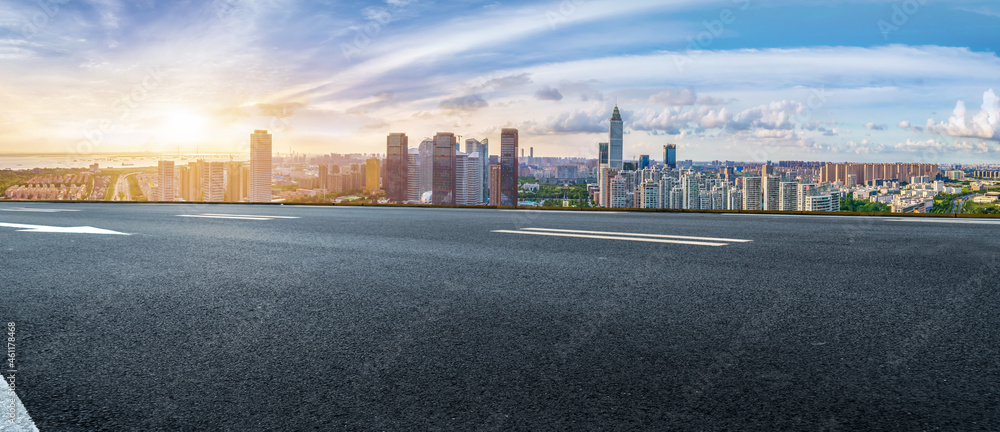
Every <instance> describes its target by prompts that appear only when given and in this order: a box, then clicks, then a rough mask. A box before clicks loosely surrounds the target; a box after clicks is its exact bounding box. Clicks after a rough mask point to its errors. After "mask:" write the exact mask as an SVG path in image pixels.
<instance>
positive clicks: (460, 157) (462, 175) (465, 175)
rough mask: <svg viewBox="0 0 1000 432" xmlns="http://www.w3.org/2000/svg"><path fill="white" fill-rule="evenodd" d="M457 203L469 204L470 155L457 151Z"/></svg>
mask: <svg viewBox="0 0 1000 432" xmlns="http://www.w3.org/2000/svg"><path fill="white" fill-rule="evenodd" d="M455 204H456V205H472V204H469V155H467V154H465V153H462V152H458V153H455Z"/></svg>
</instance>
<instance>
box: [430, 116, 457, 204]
mask: <svg viewBox="0 0 1000 432" xmlns="http://www.w3.org/2000/svg"><path fill="white" fill-rule="evenodd" d="M456 145H458V140H457V139H456V138H455V134H454V133H451V132H439V133H438V134H437V135H435V136H434V176H433V186H432V191H433V195H432V196H431V202H432V203H434V204H438V205H454V204H455V146H456Z"/></svg>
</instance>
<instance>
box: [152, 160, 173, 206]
mask: <svg viewBox="0 0 1000 432" xmlns="http://www.w3.org/2000/svg"><path fill="white" fill-rule="evenodd" d="M157 172H158V173H159V175H160V188H159V189H158V190H157V195H158V196H157V197H156V200H157V201H173V200H174V194H175V193H176V191H175V188H174V161H160V163H159V164H158V165H157Z"/></svg>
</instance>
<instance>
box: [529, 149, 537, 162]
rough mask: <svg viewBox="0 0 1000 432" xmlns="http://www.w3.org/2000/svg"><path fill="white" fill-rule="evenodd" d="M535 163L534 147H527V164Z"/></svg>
mask: <svg viewBox="0 0 1000 432" xmlns="http://www.w3.org/2000/svg"><path fill="white" fill-rule="evenodd" d="M534 164H535V148H534V147H528V165H534Z"/></svg>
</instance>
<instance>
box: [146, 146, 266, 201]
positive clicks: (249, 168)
mask: <svg viewBox="0 0 1000 432" xmlns="http://www.w3.org/2000/svg"><path fill="white" fill-rule="evenodd" d="M271 157H272V154H271V134H269V133H267V131H266V130H256V131H254V133H253V134H251V135H250V162H249V164H247V163H243V162H206V161H203V160H199V161H196V162H191V163H189V164H187V165H186V166H175V163H174V161H159V163H158V165H157V177H158V179H159V182H158V183H159V184H158V185H157V187H156V188H154V190H153V192H152V193H153V197H152V199H153V200H154V201H174V200H176V199H178V198H179V199H181V200H183V201H203V202H243V201H249V202H256V203H269V202H271V197H272V191H271V187H272V181H271V172H272V165H271V162H272V160H271Z"/></svg>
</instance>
